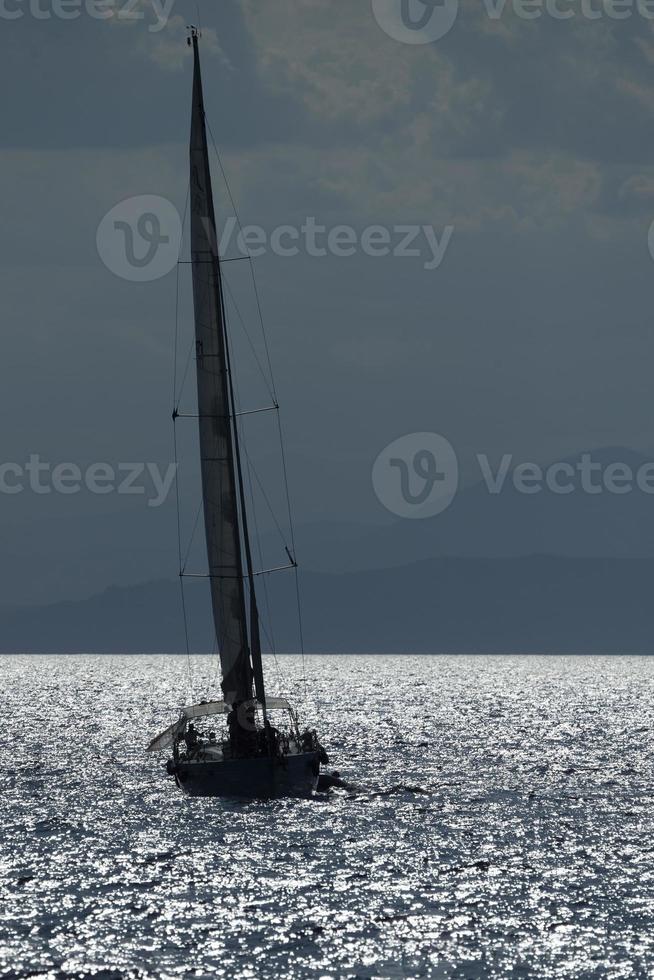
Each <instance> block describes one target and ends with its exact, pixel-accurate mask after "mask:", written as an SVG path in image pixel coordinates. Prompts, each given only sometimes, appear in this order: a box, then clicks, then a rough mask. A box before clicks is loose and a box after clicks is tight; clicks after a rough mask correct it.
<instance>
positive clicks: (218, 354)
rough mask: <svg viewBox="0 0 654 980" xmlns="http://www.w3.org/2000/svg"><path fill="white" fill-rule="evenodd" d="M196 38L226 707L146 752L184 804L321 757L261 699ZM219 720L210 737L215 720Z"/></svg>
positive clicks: (195, 203)
mask: <svg viewBox="0 0 654 980" xmlns="http://www.w3.org/2000/svg"><path fill="white" fill-rule="evenodd" d="M198 38H199V32H198V31H197V30H196V29H195V28H191V36H190V38H189V44H192V45H193V56H194V71H193V76H194V77H193V112H192V125H191V146H190V211H191V265H192V270H193V300H194V309H195V341H196V358H195V359H196V366H197V386H198V424H199V429H200V453H201V465H202V497H203V505H204V519H205V532H206V544H207V557H208V566H209V571H208V578H209V580H210V586H211V601H212V608H213V619H214V626H215V632H216V645H217V649H218V651H219V655H220V663H221V669H222V690H223V700H221V701H214V702H204V703H201V704H196V705H192V706H190V707H187V708H184V709H183V710H182V712H181V715H180V718H179V720H178V721H177V722H175V723H174V724H173V725H171V726H170V728H168V729H167V730H166V731H165V732H163V733H162V734H161V735H159V736H158V737H157V738H155V739H154V740H153V741H152V742H151V744H150V746H149V747H148V751H150V752H158V751H164V750H172V758H170V759H169V761H168V764H167V767H166V768H167V771H168V773H169V775H171V776H174V778H175V780H176V782H177V785H178V786H179V787H180V788H181V789H182V790H183V791H184V792H185V793H187V794H188V795H189V796H239V797H270V796H304V795H308V794H310V793H312V792H313V791H314V790H315V789H316V788H317V786H318V780H319V777H320V764H321V762H326V761H327V757H326V755H325V753H324V750H323V749H322V748H321V746H320V745H319V742H318V738H317V735H316V733H315V731H311V730H306V731H304V732H301V731H300V727H299V724H298V719H297V716H296V714H295V712H294V711H293V709H292V707H291V705H290V704H289V702H288V701H286V700H283V699H279V698H268V697H267V695H266V689H265V679H264V672H263V660H262V655H261V639H260V622H259V607H258V603H257V590H256V586H255V578H256V574H257V573H256V572H255V570H254V566H253V562H252V548H251V544H250V534H249V528H248V512H247V508H246V489H245V484H244V481H243V467H242V461H241V446H240V443H239V430H238V426H237V412H236V401H235V396H234V388H233V376H232V369H231V362H230V347H229V337H228V331H227V317H226V311H225V297H224V291H223V278H222V271H221V261H220V256H219V255H218V249H217V247H216V243H217V242H218V241H219V236H218V234H217V229H216V217H215V210H214V200H213V189H212V182H211V170H210V166H209V151H208V143H207V128H206V120H205V111H204V95H203V89H202V75H201V69H200V54H199V47H198ZM176 417H177V410H176V412H175V418H176ZM287 550H288V549H287ZM288 554H289V558H290V560H291V566H290V567H296V563H295V559H294V557H293V555H291V554H290V551H289V552H288ZM271 712H275V715H276V717H275V721H276V724H275V725H274V726H273V724H272V723H271V720H270V713H271ZM277 714H279V716H280V718H281V721H280V722H279V723H278V722H277ZM225 716H226V721H227V728H226V731H225V732H223V733H221V735H220V737H219V736H218V735H217V734H216V732H215V730H214V729H215V725H216V721H217V720H219V719H221V718H222V720H225ZM196 722H197V726H203V727H197V726H196ZM208 726H209V727H208Z"/></svg>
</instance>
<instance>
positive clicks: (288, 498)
mask: <svg viewBox="0 0 654 980" xmlns="http://www.w3.org/2000/svg"><path fill="white" fill-rule="evenodd" d="M205 123H206V126H207V129H208V131H209V135H210V136H211V142H212V144H213V148H214V152H215V154H216V157H217V158H218V163H219V165H220V170H221V173H222V175H223V180H224V181H225V187H226V188H227V193H228V195H229V199H230V201H231V204H232V207H233V209H234V215H235V217H236V220H237V222H238V226H239V229H240V231H241V234H242V232H243V226H242V224H241V219H240V217H239V213H238V209H237V207H236V203H235V201H234V197H233V195H232V190H231V187H230V185H229V180H228V179H227V174H226V173H225V168H224V166H223V161H222V158H221V156H220V153H219V152H218V147H217V145H216V140H215V138H214V135H213V130H212V129H211V124H210V123H209V120H208V119H207V118H206V113H205ZM250 271H251V273H252V284H253V287H254V294H255V297H256V301H257V308H258V311H259V320H260V323H261V331H262V334H263V340H264V346H265V350H266V356H267V359H268V364H269V367H270V375H271V377H270V381H271V385H272V394H273V399H274V401H275V403H277V394H276V388H275V378H274V373H273V371H272V363H271V358H270V351H269V347H268V338H267V336H266V329H265V324H264V320H263V310H262V306H261V300H260V296H259V289H258V286H257V281H256V276H255V274H254V265H253V263H252V261H250ZM277 422H278V428H279V439H280V446H281V453H282V466H283V470H284V484H285V487H286V502H287V505H288V516H289V524H290V532H291V544H292V547H293V560H294V561H296V560H297V556H296V549H295V531H294V527H293V511H292V507H291V496H290V489H289V484H288V469H287V465H286V453H285V451H284V433H283V429H282V423H281V417H280V413H279V412H278V413H277ZM246 455H247V452H246ZM295 590H296V596H297V604H298V629H299V638H300V650H301V654H302V672H303V674H304V689H305V698H306V696H307V678H306V660H305V651H304V625H303V622H302V600H301V594H300V576H299V572H298V569H297V566H296V568H295Z"/></svg>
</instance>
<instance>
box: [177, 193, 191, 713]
mask: <svg viewBox="0 0 654 980" xmlns="http://www.w3.org/2000/svg"><path fill="white" fill-rule="evenodd" d="M190 196H191V185H190V182H189V184H188V185H187V188H186V201H185V204H184V216H183V218H182V229H183V228H184V226H185V224H186V216H187V214H188V206H189V201H190ZM182 248H183V233H182V241H180V245H179V255H178V258H179V257H180V256H181V252H182ZM179 309H180V274H179V265H178V266H177V275H176V286H175V350H174V356H173V406H174V405H175V402H176V398H177V368H178V348H179ZM173 450H174V457H175V499H176V510H177V557H178V562H179V571H180V576H179V588H180V598H181V602H182V615H183V619H184V641H185V644H186V663H187V668H188V685H189V695H190V698H191V699H192V698H193V670H192V666H191V646H190V642H189V631H188V611H187V608H186V594H185V592H184V579H183V578H182V575H181V570H182V567H181V562H182V516H181V503H180V496H179V465H178V463H179V454H178V450H177V426H176V425H175V421H174V420H173Z"/></svg>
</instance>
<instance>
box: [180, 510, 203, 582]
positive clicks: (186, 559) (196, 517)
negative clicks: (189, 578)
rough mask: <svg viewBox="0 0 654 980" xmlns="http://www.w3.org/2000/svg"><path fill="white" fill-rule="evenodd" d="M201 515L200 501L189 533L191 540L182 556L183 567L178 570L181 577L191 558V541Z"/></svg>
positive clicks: (193, 538)
mask: <svg viewBox="0 0 654 980" xmlns="http://www.w3.org/2000/svg"><path fill="white" fill-rule="evenodd" d="M201 513H202V501H200V504H199V506H198V512H197V514H196V515H195V524H194V525H193V531H192V532H191V538H190V540H189V543H188V548H187V550H186V554H185V555H184V563H183V565H182V566H181V568H180V574H182V575H183V574H184V572H186V569H187V566H188V560H189V558H190V557H191V548H192V547H193V541H194V540H195V534H196V531H197V529H198V525H199V523H200V515H201Z"/></svg>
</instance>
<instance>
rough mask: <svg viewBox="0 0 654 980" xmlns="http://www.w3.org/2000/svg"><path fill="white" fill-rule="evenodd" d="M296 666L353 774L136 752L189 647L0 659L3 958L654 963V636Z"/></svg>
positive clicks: (233, 973)
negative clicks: (249, 771) (228, 768)
mask: <svg viewBox="0 0 654 980" xmlns="http://www.w3.org/2000/svg"><path fill="white" fill-rule="evenodd" d="M268 666H269V673H270V674H271V676H273V677H275V678H276V679H277V677H278V674H277V670H276V669H275V668H274V666H273V665H272V664H270V665H268ZM213 669H214V668H213V667H212V666H211V664H210V662H209V661H208V660H198V661H197V662H196V663H195V665H194V669H193V672H192V673H193V681H194V685H195V690H194V693H195V694H196V695H198V696H200V695H204V694H206V693H207V686H208V680H207V679H208V678H209V677H210V673H211V671H212V670H213ZM280 669H281V685H280V687H279V691H284V692H285V693H291V694H292V695H293V697H294V698H295V700H298V699H301V698H302V697H303V696H304V684H303V682H302V680H301V677H302V662H301V661H300V660H299V659H297V658H287V659H285V658H281V661H280ZM306 674H307V677H308V679H309V683H308V696H307V698H306V700H305V702H304V704H303V707H302V710H303V714H304V718H305V720H306V721H307V722H310V723H311V724H312V725H314V724H315V726H316V727H317V728H318V729H319V731H320V733H321V735H322V737H323V741H324V743H325V745H326V747H327V748H328V750H329V752H330V754H331V756H332V761H333V764H334V766H335V767H337V768H338V769H340V770H341V772H342V774H343V775H347V776H348V777H350V778H352V779H355V780H356V781H357V782H358V783H359V784H360V785H361V789H360V790H359V791H358V792H356V793H347V792H344V791H336V792H334V793H332V794H331V795H330V796H328V797H323V798H316V799H314V800H308V801H295V800H288V801H277V802H268V803H265V802H262V803H250V804H244V803H236V802H225V801H220V800H188V799H185V798H184V797H182V796H181V795H180V793H179V791H178V790H177V789H176V787H175V785H174V784H173V782H172V781H171V780H170V779H168V778H167V777H166V775H165V773H164V771H163V768H162V763H163V762H164V761H165V759H160V758H153V757H148V756H146V755H145V754H144V752H143V746H144V744H146V743H147V742H148V740H149V738H150V737H151V736H152V735H154V734H156V733H157V732H158V731H159V730H161V728H163V727H165V726H166V725H167V724H168V723H169V722H170V721H171V720H172V719H173V718H174V712H173V711H172V710H171V709H172V708H173V707H175V706H178V705H179V704H180V703H181V702H183V701H185V699H186V698H187V697H188V683H189V678H188V672H187V665H186V662H185V661H184V660H178V659H176V658H146V657H144V658H94V657H87V658H65V657H58V658H28V657H15V658H11V657H9V658H0V691H1V695H0V698H1V701H0V706H1V717H2V746H1V749H0V752H1V755H0V833H1V840H2V843H1V845H0V899H1V901H0V976H2V977H27V976H30V977H40V976H42V977H58V978H67V977H88V976H96V977H99V978H113V977H116V978H118V977H152V978H166V977H181V976H188V977H222V976H224V977H230V978H231V977H238V978H240V977H243V978H246V977H252V978H255V977H256V978H258V977H271V978H275V980H277V978H285V977H325V978H326V977H422V976H425V977H462V978H463V977H466V978H474V977H498V978H505V977H562V978H566V980H568V978H575V977H598V978H599V977H602V978H605V977H648V976H652V975H653V974H654V889H653V885H654V836H653V830H654V816H653V802H654V801H653V795H652V788H653V785H654V781H653V780H654V772H653V767H652V761H653V751H652V744H653V743H652V735H653V727H654V707H653V703H652V682H653V680H654V659H652V660H649V659H647V658H615V659H610V658H579V659H573V658H570V659H564V658H513V657H511V658H509V657H503V658H459V657H433V658H429V657H411V658H403V657H379V658H374V657H333V658H332V657H324V658H309V659H308V660H307V664H306ZM214 693H215V690H214Z"/></svg>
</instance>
